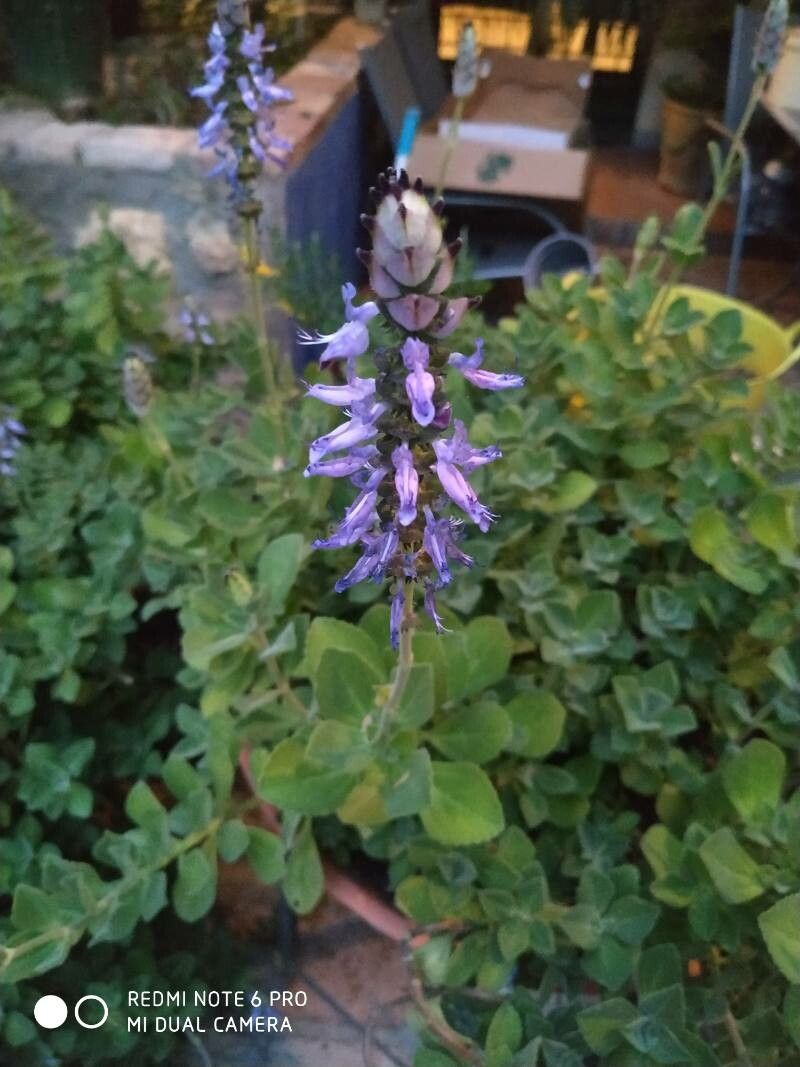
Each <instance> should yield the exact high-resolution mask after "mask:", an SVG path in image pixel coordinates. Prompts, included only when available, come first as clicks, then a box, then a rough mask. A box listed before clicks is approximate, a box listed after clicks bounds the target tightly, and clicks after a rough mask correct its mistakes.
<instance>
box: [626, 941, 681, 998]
mask: <svg viewBox="0 0 800 1067" xmlns="http://www.w3.org/2000/svg"><path fill="white" fill-rule="evenodd" d="M682 976H683V968H682V965H681V955H680V952H679V951H678V949H677V946H675V945H654V946H653V947H652V948H647V949H645V950H644V951H643V952H642V954H641V956H640V957H639V963H638V965H637V968H636V987H637V989H638V991H639V996H640V997H646V996H647V995H648V994H649V993H655V992H657V991H658V990H660V989H667V988H669V987H670V986H673V985H675V984H676V983H679V982H680V981H681V978H682Z"/></svg>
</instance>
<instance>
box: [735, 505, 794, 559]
mask: <svg viewBox="0 0 800 1067" xmlns="http://www.w3.org/2000/svg"><path fill="white" fill-rule="evenodd" d="M745 517H746V521H747V529H748V530H749V531H750V533H751V534H752V535H753V538H754V539H755V540H756V541H758V543H759V544H760V545H763V546H764V548H768V549H770V551H772V552H774V553H775V555H776V556H778V558H780V559H791V558H792V556H793V554H794V550H795V548H796V546H797V530H796V528H795V522H794V506H793V504H792V503H791V502H790V501H789V500H787V499H786V498H785V497H782V496H779V495H778V494H777V493H761V494H760V495H759V496H758V497H756V499H755V501H754V502H753V503H752V504H751V505H750V507H749V508H748V510H747V514H746V516H745Z"/></svg>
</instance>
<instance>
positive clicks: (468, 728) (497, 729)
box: [429, 703, 511, 763]
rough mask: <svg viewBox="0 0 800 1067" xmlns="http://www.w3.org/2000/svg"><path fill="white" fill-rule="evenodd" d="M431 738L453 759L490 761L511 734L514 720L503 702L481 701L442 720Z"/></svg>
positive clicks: (436, 745)
mask: <svg viewBox="0 0 800 1067" xmlns="http://www.w3.org/2000/svg"><path fill="white" fill-rule="evenodd" d="M429 737H430V741H431V743H432V744H433V745H434V746H435V747H436V748H438V750H439V751H440V752H442V753H443V754H444V755H445V756H447V757H448V758H449V759H452V760H472V761H473V762H474V763H488V762H489V760H492V759H494V758H495V756H498V755H499V754H500V752H502V750H503V748H504V747H505V745H506V744H507V742H508V740H509V738H510V737H511V722H510V721H509V718H508V715H507V714H506V713H505V711H503V709H502V708H501V707H500V706H499V705H497V704H489V703H481V704H476V705H474V706H473V707H469V708H465V709H464V710H463V711H456V712H455V713H454V714H452V715H450V716H448V718H446V719H444V720H442V721H440V722H438V723H437V724H436V726H435V727H434V728H433V730H431V731H430V734H429Z"/></svg>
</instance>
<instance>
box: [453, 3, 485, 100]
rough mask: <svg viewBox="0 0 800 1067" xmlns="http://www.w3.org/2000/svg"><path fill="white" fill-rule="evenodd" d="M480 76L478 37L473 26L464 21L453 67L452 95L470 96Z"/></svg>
mask: <svg viewBox="0 0 800 1067" xmlns="http://www.w3.org/2000/svg"><path fill="white" fill-rule="evenodd" d="M479 76H480V59H479V56H478V39H477V36H476V35H475V27H474V26H473V25H472V23H471V22H465V23H464V25H463V26H462V27H461V36H460V37H459V39H458V55H457V56H456V62H455V66H454V67H453V96H458V97H462V98H463V97H466V96H472V94H473V93H474V92H475V89H476V87H477V85H478V78H479Z"/></svg>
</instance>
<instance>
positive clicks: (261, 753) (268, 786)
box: [250, 737, 357, 815]
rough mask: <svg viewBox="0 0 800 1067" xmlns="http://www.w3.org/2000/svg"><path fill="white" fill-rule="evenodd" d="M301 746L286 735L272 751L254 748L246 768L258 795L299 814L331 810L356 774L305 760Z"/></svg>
mask: <svg viewBox="0 0 800 1067" xmlns="http://www.w3.org/2000/svg"><path fill="white" fill-rule="evenodd" d="M304 757H305V750H304V748H303V746H302V745H301V744H300V743H299V742H298V741H295V740H294V738H291V737H287V738H286V739H285V740H284V741H281V742H280V744H278V745H276V747H275V748H274V749H273V750H272V752H269V753H268V752H266V751H265V750H264V749H257V750H256V751H255V752H254V753H253V754H252V756H251V761H250V767H251V771H252V774H253V779H254V782H255V786H256V790H257V792H258V794H259V796H260V797H262V798H263V799H264V800H268V801H269V802H270V803H271V804H277V806H278V807H279V808H289V809H291V810H292V811H297V812H300V813H301V814H303V815H328V814H330V813H331V812H334V811H335V810H336V809H337V808H338V807H339V805H340V804H341V803H342V802H343V801H344V799H345V797H346V796H347V794H348V793H349V792H350V790H351V789H352V788H353V786H355V784H356V782H357V777H356V776H355V775H354V774H351V773H347V772H344V771H337V770H331V769H329V768H328V767H326V766H324V765H322V764H320V763H319V762H318V761H316V760H307V759H305V758H304Z"/></svg>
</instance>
